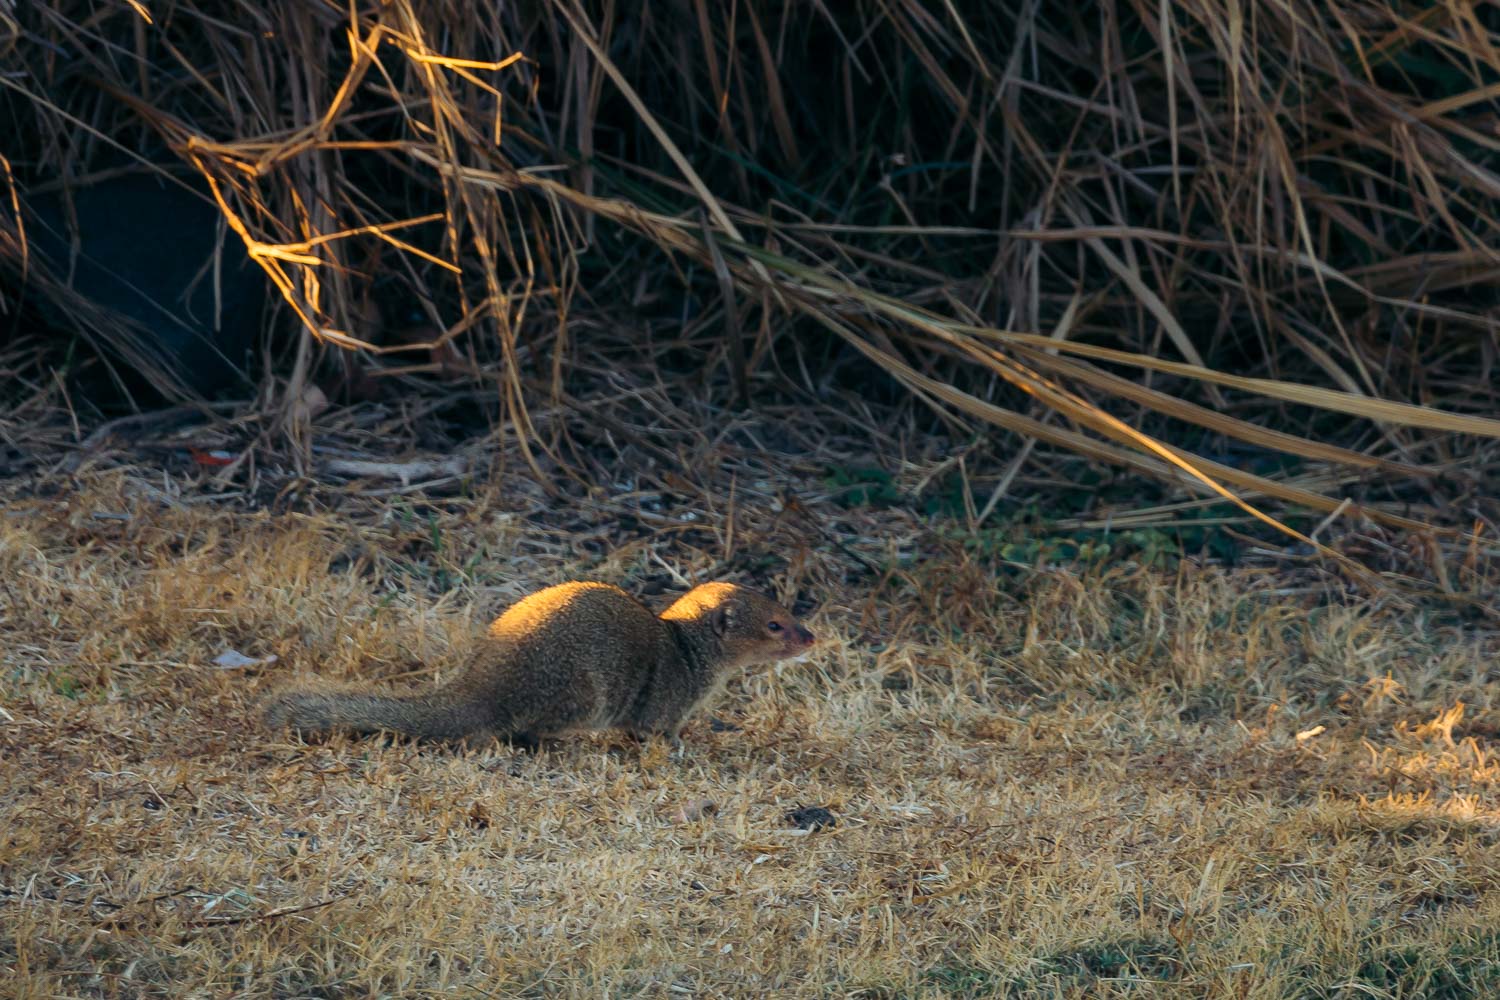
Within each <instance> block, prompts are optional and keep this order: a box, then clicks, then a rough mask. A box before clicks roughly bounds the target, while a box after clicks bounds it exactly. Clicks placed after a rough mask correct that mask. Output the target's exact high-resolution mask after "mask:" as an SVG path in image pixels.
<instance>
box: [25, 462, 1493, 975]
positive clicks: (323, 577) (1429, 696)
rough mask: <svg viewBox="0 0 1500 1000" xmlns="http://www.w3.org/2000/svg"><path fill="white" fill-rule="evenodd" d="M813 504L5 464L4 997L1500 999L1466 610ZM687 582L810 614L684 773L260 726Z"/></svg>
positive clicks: (1483, 668) (565, 748)
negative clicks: (270, 497) (51, 472)
mask: <svg viewBox="0 0 1500 1000" xmlns="http://www.w3.org/2000/svg"><path fill="white" fill-rule="evenodd" d="M928 471H930V470H928ZM914 474H915V473H914ZM772 485H773V486H774V487H785V486H786V485H787V484H786V483H775V484H772ZM523 486H524V483H523ZM836 493H837V491H827V492H807V493H804V494H803V495H802V496H801V498H800V500H799V509H800V510H801V511H803V512H804V513H805V514H806V515H807V516H809V517H812V518H815V519H816V520H817V521H818V522H819V523H820V524H822V525H823V526H824V528H825V529H826V530H827V531H828V532H830V533H831V535H832V536H833V537H836V538H838V539H841V540H842V542H841V544H840V545H819V544H809V542H808V537H807V531H806V529H805V527H803V526H802V524H801V523H800V522H799V521H798V520H797V518H796V517H795V516H793V514H792V512H791V511H789V510H788V508H787V507H786V506H785V504H784V503H782V502H778V501H774V500H769V499H766V498H761V497H753V496H746V495H742V496H741V497H740V500H739V502H738V503H737V504H736V506H735V508H734V509H733V511H730V512H726V511H724V510H723V509H722V508H721V509H718V510H715V509H712V508H710V507H709V506H708V505H707V504H705V503H703V502H701V500H700V499H697V498H694V497H691V496H685V495H684V496H678V497H676V498H675V499H671V500H668V501H663V502H665V503H666V506H665V507H664V508H663V516H666V517H670V518H671V519H672V520H674V521H676V522H677V523H678V524H679V525H683V526H685V529H684V530H683V531H679V532H672V531H656V532H647V533H642V534H641V535H639V536H637V537H634V538H631V537H629V536H628V535H627V534H625V533H621V534H620V535H619V537H617V538H616V539H615V540H614V542H613V543H612V544H611V545H609V546H606V547H602V548H599V549H596V550H593V551H591V550H590V549H589V548H588V547H584V546H581V545H580V544H579V542H578V539H580V538H581V537H587V535H588V533H589V529H588V525H589V524H590V523H593V524H596V525H599V524H605V523H608V522H610V521H611V520H612V519H613V517H614V516H615V515H614V514H612V513H610V512H608V511H601V510H599V509H598V508H595V507H591V506H590V505H589V504H587V503H584V502H579V503H571V504H559V503H555V502H545V501H544V500H542V499H540V498H538V497H536V496H531V495H528V492H527V491H526V489H524V488H522V489H518V490H515V491H505V490H500V489H496V488H490V489H476V490H475V491H474V494H475V495H473V496H450V497H432V496H426V495H422V494H411V495H405V496H399V497H395V498H392V497H370V496H367V495H364V494H362V493H360V492H358V491H354V490H344V489H339V488H335V487H319V488H317V489H316V490H314V491H312V492H311V493H310V494H309V495H308V497H307V498H306V503H305V504H304V505H303V506H302V507H301V508H300V509H298V510H292V511H271V510H267V509H265V508H261V509H258V510H257V509H250V508H251V507H253V506H255V505H254V504H251V503H247V502H244V501H234V500H214V499H213V496H214V494H212V493H204V492H203V491H202V490H201V489H199V488H197V487H195V486H194V484H192V483H191V482H189V481H187V480H186V479H184V478H181V477H176V476H173V477H168V478H165V479H164V478H163V477H162V475H161V473H160V472H159V471H148V470H144V469H131V468H127V467H125V466H124V465H121V466H119V467H117V468H115V469H113V470H104V471H95V472H86V473H84V474H83V477H82V479H80V480H79V481H77V482H76V484H75V485H72V486H62V485H60V484H54V485H53V486H51V487H46V488H28V489H25V490H21V489H17V488H15V487H14V486H12V487H11V488H10V489H9V490H8V495H7V499H8V503H7V505H6V510H5V517H4V518H3V520H0V579H3V580H4V585H3V586H4V593H5V595H6V613H5V616H4V618H3V624H0V628H3V642H0V756H3V757H4V759H5V761H6V766H5V768H3V769H0V976H3V978H4V982H5V986H4V989H3V992H5V994H6V995H8V996H38V997H41V996H55V995H72V996H78V995H87V996H143V995H145V996H150V995H162V996H182V995H189V994H195V995H196V994H202V995H225V994H234V995H239V996H247V997H258V996H267V997H269V996H288V995H298V996H365V995H401V996H413V995H433V994H436V993H441V992H451V991H462V992H474V993H486V992H488V993H489V994H490V995H502V996H507V995H562V996H580V997H584V996H590V997H593V996H602V995H610V996H616V995H643V996H657V995H661V996H667V995H677V994H682V993H684V991H686V992H688V993H692V994H695V995H708V996H743V995H745V994H746V993H750V992H754V993H760V992H766V991H769V992H771V993H774V994H777V995H786V996H847V995H867V996H887V997H898V996H899V997H941V996H948V997H964V996H972V997H980V996H1004V995H1016V996H1023V995H1024V996H1036V995H1047V996H1084V995H1088V996H1110V995H1126V994H1128V995H1131V996H1160V997H1175V996H1183V995H1193V996H1204V997H1253V998H1273V997H1276V998H1279V997H1287V996H1307V997H1336V996H1345V995H1348V993H1347V991H1349V990H1359V991H1360V992H1361V994H1362V995H1369V996H1429V997H1463V996H1476V995H1486V994H1488V993H1490V992H1493V991H1494V990H1495V989H1496V988H1500V964H1497V963H1500V938H1497V936H1496V935H1495V932H1494V928H1495V927H1496V926H1500V861H1497V860H1496V859H1497V858H1500V853H1497V846H1500V845H1497V840H1500V771H1497V769H1496V765H1495V763H1494V759H1493V752H1494V751H1493V747H1494V742H1495V739H1496V736H1497V734H1500V714H1497V707H1500V706H1497V703H1496V698H1495V693H1494V692H1495V690H1496V684H1495V681H1496V677H1495V666H1494V665H1495V663H1496V662H1497V654H1500V638H1497V637H1496V636H1495V635H1494V634H1493V633H1492V632H1487V631H1484V630H1482V629H1478V628H1476V627H1475V626H1474V625H1473V624H1472V623H1470V624H1465V623H1464V622H1463V621H1462V620H1461V619H1460V618H1458V617H1456V616H1454V615H1452V614H1451V613H1449V612H1442V611H1430V610H1429V611H1423V612H1417V613H1413V612H1410V611H1403V610H1401V609H1400V608H1399V607H1398V606H1397V605H1394V604H1386V605H1383V606H1382V605H1381V604H1378V603H1372V602H1370V601H1368V600H1366V599H1353V598H1348V597H1345V596H1342V595H1341V594H1340V593H1339V592H1338V591H1337V590H1333V591H1330V590H1329V589H1328V587H1327V586H1325V587H1322V588H1319V587H1314V586H1309V585H1306V581H1303V582H1302V583H1299V582H1297V580H1296V578H1295V577H1294V576H1293V575H1292V574H1288V573H1286V572H1285V571H1282V570H1278V569H1276V568H1275V567H1274V566H1272V565H1264V566H1260V567H1256V566H1250V567H1248V568H1244V567H1242V568H1240V569H1230V568H1227V567H1224V566H1215V565H1210V564H1207V563H1205V562H1203V561H1191V560H1183V561H1181V562H1180V563H1178V564H1177V566H1176V569H1175V571H1164V570H1162V569H1159V568H1158V569H1153V568H1150V567H1147V566H1144V565H1143V564H1142V563H1141V561H1140V558H1139V557H1138V556H1132V557H1127V556H1125V555H1124V554H1123V550H1122V554H1116V555H1114V556H1111V557H1107V558H1103V559H1097V560H1094V561H1092V562H1088V561H1084V560H1081V559H1076V558H1075V559H1069V560H1063V561H1060V562H1051V563H1048V562H1037V563H1036V564H1034V565H1029V566H1028V565H1025V564H1020V563H1016V562H1013V561H1011V562H1006V561H1003V560H1002V561H999V562H995V561H990V560H987V559H986V558H985V557H983V556H982V555H977V554H975V553H974V552H973V551H972V550H969V549H966V548H965V547H964V546H962V545H961V544H958V543H955V542H953V541H951V540H949V539H947V538H945V537H943V535H942V533H941V532H938V531H935V530H933V528H932V526H931V522H930V520H929V519H928V518H927V517H926V516H925V515H922V514H920V513H918V512H913V511H910V510H907V509H903V508H902V507H900V506H898V505H889V506H884V507H873V506H862V505H853V506H842V505H840V504H839V503H838V502H837V497H836V496H835V494H836ZM783 495H785V494H783ZM656 499H658V500H660V499H661V498H659V497H658V498H656ZM688 514H692V515H695V516H694V517H692V518H688V517H685V516H684V515H688ZM729 524H732V525H734V531H733V536H734V537H733V540H732V541H731V539H730V538H729V537H728V535H729V532H727V531H726V530H725V528H726V525H729ZM731 546H732V550H731V549H730V547H731ZM882 546H888V547H889V551H888V553H887V554H888V556H889V557H890V558H889V561H888V562H883V563H882V565H877V566H875V568H876V569H877V570H879V572H873V573H872V572H870V571H868V570H867V569H866V568H864V567H863V566H861V565H860V564H859V562H858V561H857V559H856V558H854V557H858V559H865V560H869V561H871V562H872V563H873V562H881V561H882V560H883V559H884V557H883V556H882V555H881V552H880V549H881V547H882ZM737 553H738V554H739V555H737ZM710 575H724V576H731V577H734V578H736V579H741V580H744V581H746V582H752V583H757V584H759V585H762V586H765V587H766V588H767V589H769V590H771V591H773V592H775V593H777V595H778V596H780V597H781V598H782V599H784V600H786V601H788V602H790V603H792V604H794V605H795V606H796V607H797V608H798V610H799V611H800V612H803V613H805V614H807V615H808V618H809V621H810V624H811V625H812V627H813V628H814V629H815V630H816V631H817V632H818V633H819V634H820V635H822V636H825V637H826V642H825V644H824V645H823V646H822V648H821V649H820V650H819V651H818V652H817V653H815V655H814V656H812V657H811V658H810V659H809V660H807V661H805V662H802V663H792V664H783V665H780V666H778V667H776V668H774V669H771V670H766V671H760V672H754V673H752V674H750V675H749V676H747V677H745V678H744V679H743V681H741V682H737V683H735V684H733V685H732V686H731V688H730V690H729V692H728V693H727V695H726V697H725V699H724V701H723V702H722V703H720V704H719V705H717V706H715V708H714V710H713V712H712V715H711V716H705V717H703V718H700V719H698V720H696V721H695V722H694V723H693V724H692V725H691V726H690V727H689V729H688V732H687V733H686V740H687V745H688V752H687V755H686V756H685V758H683V759H681V760H679V759H675V758H674V757H673V756H672V755H671V753H670V748H669V746H667V745H666V744H664V743H647V744H645V745H640V746H638V745H635V744H633V743H630V742H629V741H627V740H624V739H618V738H610V737H597V738H584V739H579V740H576V741H568V742H558V743H552V744H549V745H547V746H545V747H544V748H543V749H542V751H541V752H540V753H538V754H536V755H534V756H533V755H528V754H527V753H525V752H524V751H522V750H519V749H512V748H509V747H504V746H498V745H497V746H493V747H490V748H488V749H485V750H482V751H456V750H453V749H449V748H446V747H442V746H413V745H409V744H404V743H395V744H391V743H387V742H383V741H381V740H379V739H370V740H350V739H346V738H335V739H333V740H331V741H329V742H326V743H319V744H313V745H304V744H302V743H299V742H295V741H290V742H289V741H288V739H287V738H286V737H285V736H284V735H281V734H271V733H265V732H261V731H259V730H257V729H256V728H255V725H254V719H253V716H252V714H251V704H252V702H253V700H254V699H255V698H256V697H257V696H258V695H259V694H261V693H263V692H265V691H267V690H269V689H270V688H271V687H272V686H274V685H277V684H280V683H283V682H285V681H286V680H288V679H290V678H291V677H293V676H295V675H296V674H298V673H301V672H316V673H317V674H319V675H321V676H325V677H333V678H353V677H364V678H383V679H385V680H387V681H389V682H390V683H391V684H394V685H398V686H399V685H411V684H423V683H430V682H431V681H432V680H433V679H434V678H435V677H438V676H441V675H442V674H443V673H444V672H445V671H447V670H450V669H452V668H453V667H454V666H456V664H457V661H458V657H459V656H460V655H461V653H462V650H463V647H464V643H465V642H466V641H467V639H468V637H469V636H471V635H473V634H474V633H475V631H476V630H477V628H478V627H479V626H480V625H481V624H482V623H483V622H484V621H485V620H486V619H487V618H488V616H490V615H491V614H493V613H494V612H495V611H497V610H498V609H499V607H501V606H502V605H503V604H505V603H506V602H507V601H508V600H510V599H511V598H513V597H515V596H516V595H518V594H520V593H523V592H525V591H527V590H529V589H532V588H535V587H538V586H542V585H545V584H548V583H552V582H555V581H557V580H560V579H564V578H568V577H574V576H591V577H596V578H603V579H608V580H613V581H617V582H620V583H621V584H623V585H624V586H626V587H627V588H630V589H632V590H635V591H637V592H640V593H645V594H655V595H656V596H655V597H653V598H651V599H652V600H655V601H657V602H662V601H664V600H666V599H667V598H668V597H669V596H670V593H671V592H672V591H674V590H676V589H677V588H678V587H679V586H681V584H679V583H678V582H677V581H678V580H679V579H681V580H689V579H692V580H696V579H700V578H705V577H707V576H710ZM230 651H233V652H234V653H235V654H238V655H237V656H226V654H227V653H229V652H230ZM272 657H274V658H275V659H274V660H272V659H271V658H272ZM816 808H822V809H825V810H827V811H828V813H830V814H831V818H832V823H831V824H830V823H828V822H826V818H823V817H821V816H820V814H818V813H816V812H813V811H812V810H814V809H816ZM799 810H800V811H801V812H798V811H799ZM808 817H819V819H818V821H817V822H814V821H812V820H810V819H808Z"/></svg>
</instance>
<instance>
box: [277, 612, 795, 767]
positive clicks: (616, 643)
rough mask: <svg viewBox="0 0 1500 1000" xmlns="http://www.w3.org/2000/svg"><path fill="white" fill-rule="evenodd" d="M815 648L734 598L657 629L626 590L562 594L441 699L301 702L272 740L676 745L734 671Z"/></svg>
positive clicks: (512, 628) (292, 703)
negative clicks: (576, 740)
mask: <svg viewBox="0 0 1500 1000" xmlns="http://www.w3.org/2000/svg"><path fill="white" fill-rule="evenodd" d="M815 642H816V640H815V638H814V636H813V634H812V632H810V631H809V630H808V629H807V628H806V627H805V626H804V625H803V624H802V623H801V622H800V621H798V620H797V618H796V616H795V615H793V614H792V613H791V612H790V611H788V610H787V609H786V608H784V607H782V606H781V605H780V604H777V603H776V602H775V601H773V600H771V599H770V598H769V597H766V596H765V595H763V594H760V593H757V592H756V591H753V590H749V589H747V588H745V587H740V586H737V585H735V584H729V583H707V584H703V585H702V586H699V587H695V588H693V589H692V590H690V591H688V592H687V593H686V594H684V595H683V596H682V597H681V598H679V599H678V600H677V601H676V603H674V604H673V605H672V606H671V607H669V608H667V609H666V610H665V611H663V612H662V613H661V614H660V615H655V614H652V613H651V611H650V610H649V609H648V608H647V607H646V606H645V605H643V604H641V603H640V602H639V601H637V600H636V599H635V598H633V597H631V596H630V595H628V594H626V593H625V592H624V591H623V590H620V589H619V588H618V587H614V586H610V585H609V584H603V583H564V584H560V585H558V586H556V587H548V588H547V589H545V590H540V591H537V592H536V593H534V594H531V595H529V596H527V597H524V598H522V599H521V600H520V601H518V602H517V603H516V604H514V605H512V606H511V607H510V608H509V609H508V610H506V611H505V612H504V613H503V614H502V615H501V616H500V617H499V618H497V619H495V621H494V622H492V623H491V624H490V627H489V629H488V631H487V632H486V634H485V636H484V638H483V639H481V641H480V643H479V646H478V647H477V648H476V649H475V651H474V652H473V654H472V655H471V656H470V658H469V661H468V663H467V664H466V665H465V667H464V668H463V669H462V670H461V671H460V672H459V674H458V676H456V677H455V678H454V679H453V680H451V681H449V682H448V683H446V684H444V685H441V686H439V687H437V688H434V689H432V690H429V691H426V692H419V693H415V694H409V695H384V694H377V693H374V692H371V691H368V690H365V689H363V688H358V687H353V688H348V687H346V688H334V687H300V688H293V689H290V690H285V691H280V692H277V693H275V694H273V695H272V696H271V697H270V698H269V699H267V701H266V702H265V705H264V707H263V709H262V714H263V718H264V721H265V722H266V724H267V725H269V726H272V727H275V728H279V727H281V726H290V727H292V728H294V729H297V730H299V731H301V732H305V733H322V732H330V731H333V730H337V729H343V730H350V731H354V732H376V731H380V730H391V731H394V732H399V733H405V734H407V735H411V736H418V737H425V738H430V739H453V738H460V737H473V736H487V735H495V736H503V737H509V738H511V739H514V740H517V741H525V742H532V741H535V740H536V739H538V738H540V737H543V736H552V735H560V734H563V733H566V732H569V731H577V730H587V729H612V728H620V729H625V730H628V731H631V732H634V733H636V734H638V735H646V734H650V733H660V734H664V735H667V736H670V737H672V738H674V739H675V738H676V736H677V734H678V731H679V730H680V729H681V728H682V724H683V723H684V722H685V721H686V720H687V719H688V717H689V716H691V715H692V713H693V712H694V711H695V710H696V709H698V708H699V707H700V706H701V705H702V704H703V703H704V702H706V701H707V700H708V699H709V698H711V697H712V696H713V695H714V694H716V693H717V692H718V691H719V689H720V688H722V687H723V685H724V682H725V681H727V680H728V679H729V677H730V676H731V675H732V674H733V673H734V672H735V671H736V670H739V669H742V668H744V667H749V666H754V665H757V664H764V663H772V662H775V661H777V660H784V659H791V658H794V657H798V656H801V655H802V654H803V653H806V652H807V651H808V650H810V649H811V648H812V647H813V645H814V644H815Z"/></svg>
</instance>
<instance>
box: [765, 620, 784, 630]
mask: <svg viewBox="0 0 1500 1000" xmlns="http://www.w3.org/2000/svg"><path fill="white" fill-rule="evenodd" d="M766 628H768V629H770V630H771V631H772V632H780V631H781V622H771V624H769V625H767V626H766Z"/></svg>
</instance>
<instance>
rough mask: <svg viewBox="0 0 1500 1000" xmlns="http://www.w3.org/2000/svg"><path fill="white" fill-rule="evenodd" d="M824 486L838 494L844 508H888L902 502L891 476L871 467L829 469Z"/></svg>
mask: <svg viewBox="0 0 1500 1000" xmlns="http://www.w3.org/2000/svg"><path fill="white" fill-rule="evenodd" d="M823 482H824V485H826V486H827V487H828V488H829V489H831V490H836V491H838V492H839V496H838V498H837V499H838V502H839V504H840V505H841V506H844V507H889V506H892V505H894V504H898V503H900V502H901V500H902V495H901V491H900V490H898V489H896V487H895V484H894V482H893V480H892V478H891V474H890V473H889V472H886V471H885V470H884V469H877V468H873V467H860V468H842V467H841V468H835V469H830V470H829V472H828V475H827V476H825V477H824V479H823Z"/></svg>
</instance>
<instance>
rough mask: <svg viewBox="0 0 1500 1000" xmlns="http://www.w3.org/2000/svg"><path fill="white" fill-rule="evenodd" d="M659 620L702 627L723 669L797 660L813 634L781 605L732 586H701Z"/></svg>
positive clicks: (758, 594)
mask: <svg viewBox="0 0 1500 1000" xmlns="http://www.w3.org/2000/svg"><path fill="white" fill-rule="evenodd" d="M662 618H664V619H667V620H669V621H670V620H673V619H676V620H678V621H687V620H693V621H697V622H704V623H706V624H707V625H708V627H709V629H710V630H711V631H712V633H713V636H714V638H715V640H716V642H717V643H718V646H719V649H720V650H721V651H722V655H723V661H724V665H725V666H726V667H748V666H753V665H755V664H757V663H774V662H775V661H777V660H785V659H789V658H791V657H795V656H801V655H802V654H803V653H805V652H807V651H808V650H809V649H811V648H812V646H813V643H814V641H815V640H814V638H813V634H812V633H811V632H809V631H808V630H807V629H806V628H805V627H804V626H803V624H802V623H801V622H800V621H798V620H797V617H796V615H793V614H792V613H791V612H790V611H788V610H787V609H786V608H783V607H782V606H781V605H780V604H777V603H776V602H775V601H773V600H771V599H770V598H769V597H766V596H765V595H764V594H761V593H758V592H756V591H754V590H749V589H747V588H745V587H739V586H736V585H735V584H732V583H705V584H703V585H702V586H699V587H694V588H693V589H692V590H690V591H688V592H687V593H686V594H683V595H682V597H680V598H678V600H677V602H676V603H675V604H673V605H672V606H671V607H670V608H668V609H667V610H666V611H664V612H662Z"/></svg>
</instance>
